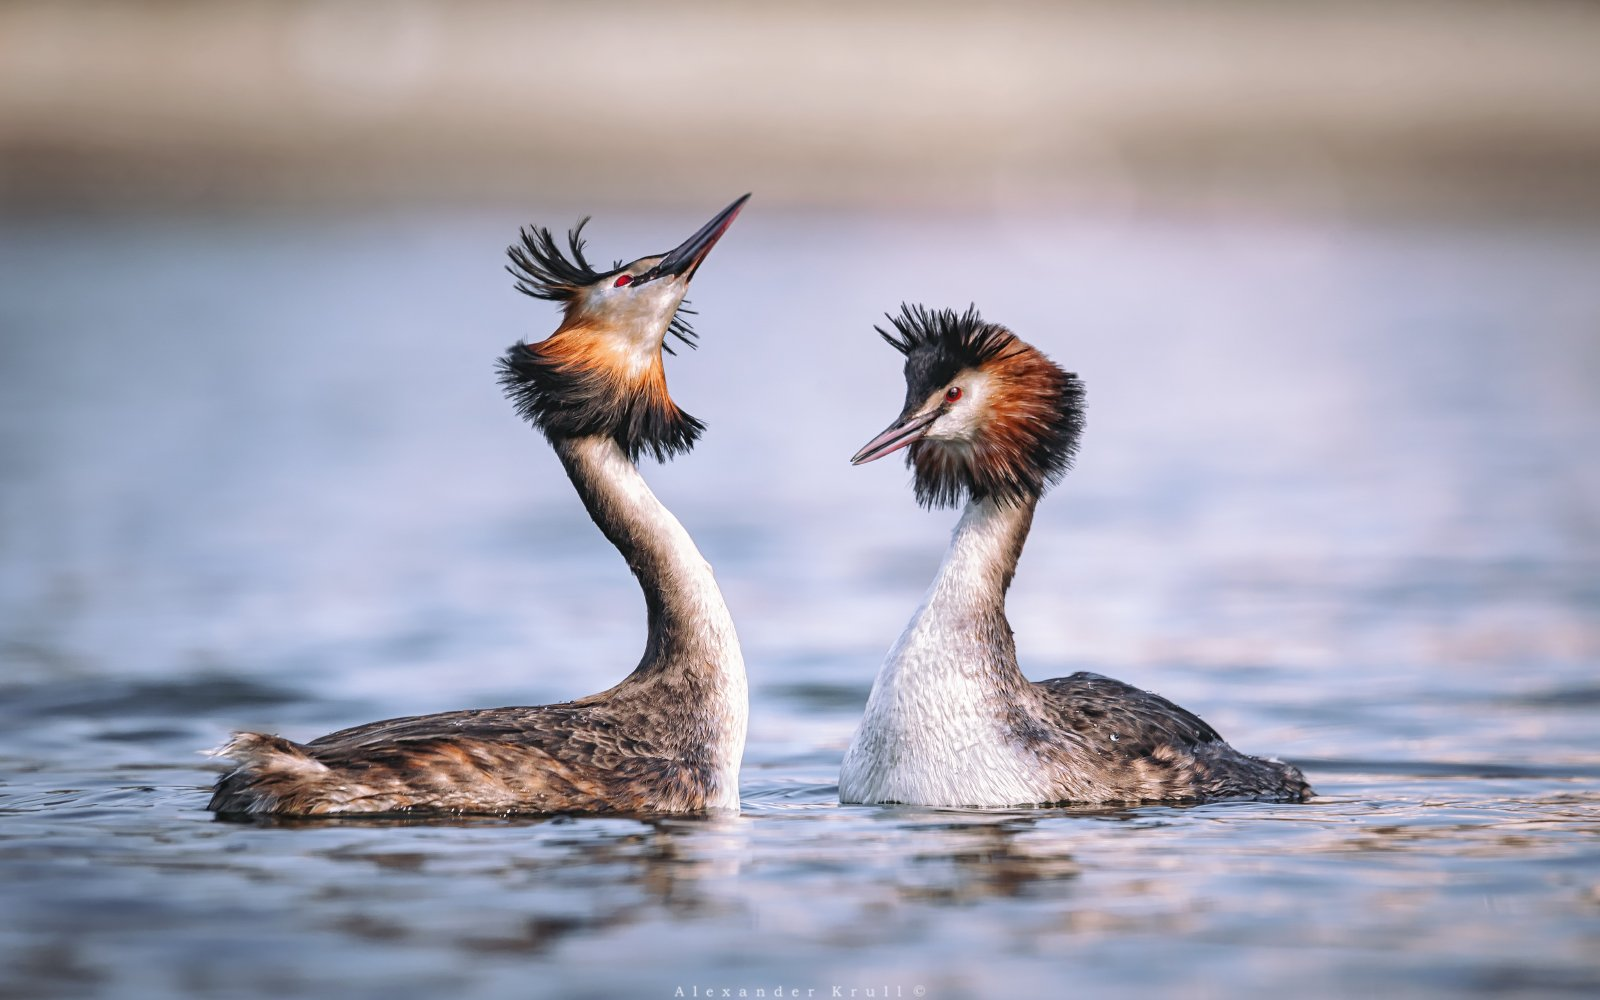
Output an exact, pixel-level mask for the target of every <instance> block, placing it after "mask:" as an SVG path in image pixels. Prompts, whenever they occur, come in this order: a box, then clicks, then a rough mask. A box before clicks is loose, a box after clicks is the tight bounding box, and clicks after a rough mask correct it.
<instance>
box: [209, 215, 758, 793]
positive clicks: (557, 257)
mask: <svg viewBox="0 0 1600 1000" xmlns="http://www.w3.org/2000/svg"><path fill="white" fill-rule="evenodd" d="M749 197H750V196H749V195H745V196H744V197H743V198H740V199H739V200H738V201H735V202H734V203H733V204H732V205H729V206H728V207H727V208H726V209H724V210H723V211H722V212H721V213H719V214H718V215H717V217H716V218H714V219H712V220H711V221H710V222H709V223H707V224H706V225H705V226H704V227H703V228H702V229H701V230H700V231H699V232H697V233H695V234H694V235H693V236H691V237H689V239H688V240H686V241H685V242H684V243H683V244H682V245H681V246H679V247H678V248H677V249H675V250H673V251H671V252H670V253H667V254H663V255H660V256H652V257H642V258H640V259H638V260H636V261H634V262H633V263H631V264H625V265H621V266H618V267H616V268H613V269H612V270H609V271H605V272H597V271H595V270H594V269H593V268H592V267H591V266H590V265H589V263H588V261H586V260H585V259H584V256H583V241H582V240H581V239H580V233H581V231H582V229H583V223H582V222H580V223H579V224H578V226H577V228H575V229H573V230H572V231H571V232H570V233H568V234H567V243H568V246H569V247H570V250H571V257H570V259H569V258H568V257H567V256H566V255H565V254H564V253H563V252H562V250H561V248H560V247H559V246H558V245H557V242H556V240H555V239H554V237H552V236H551V234H550V231H549V230H546V229H540V228H537V227H533V228H529V229H525V230H523V233H522V243H521V245H520V246H513V247H511V248H510V250H509V251H508V252H509V253H510V255H511V261H512V263H511V266H510V267H509V268H508V270H510V271H511V273H512V274H513V275H514V276H515V277H516V278H517V287H518V289H519V290H520V291H522V292H525V293H526V294H528V295H531V296H533V297H535V298H540V299H549V300H552V301H555V302H560V303H563V304H564V305H565V317H564V318H563V320H562V322H561V325H560V327H558V328H557V330H556V331H555V333H553V334H551V335H550V337H549V338H547V339H545V340H542V341H539V342H538V343H534V344H528V343H519V344H516V345H513V346H512V347H511V348H510V350H509V351H508V352H507V353H506V355H505V356H504V357H503V358H502V359H501V361H500V362H499V367H500V381H501V384H502V385H503V386H504V387H505V391H506V394H507V396H509V397H510V399H511V400H512V401H513V402H514V403H515V404H516V406H517V409H518V411H519V412H520V413H521V414H522V415H523V416H524V417H525V418H527V419H528V420H529V421H531V422H532V423H533V424H534V426H536V427H538V428H539V429H540V430H541V431H543V432H544V435H545V437H546V438H548V439H549V441H550V444H551V446H552V447H553V448H554V449H555V451H556V454H557V455H559V456H560V458H561V462H562V465H563V466H565V468H566V470H567V475H568V476H570V477H571V479H572V484H573V486H575V487H576V488H577V491H578V495H579V497H581V498H582V500H583V504H584V506H585V507H586V508H587V509H588V511H589V516H590V517H592V518H593V519H594V522H595V524H596V525H598V526H599V528H600V530H601V531H602V532H604V533H605V536H606V538H607V539H609V540H610V541H611V543H612V544H613V545H615V546H616V547H617V548H618V549H619V550H621V552H622V555H623V557H624V558H625V559H626V560H627V563H628V567H629V568H630V569H631V570H632V571H633V573H634V575H635V576H636V577H637V578H638V580H639V584H640V586H641V587H642V588H643V589H644V597H645V607H646V611H647V614H648V637H647V641H646V647H645V652H644V658H643V659H642V660H641V661H640V662H639V665H638V667H636V668H635V669H634V671H633V672H632V673H631V674H629V675H628V676H627V677H626V678H625V679H624V680H623V681H622V682H621V683H620V684H618V685H616V686H615V687H613V688H611V689H610V690H608V691H603V692H601V693H600V694H596V695H591V696H589V697H587V698H580V699H578V700H577V701H569V702H562V703H560V704H555V705H539V706H534V707H518V708H491V709H472V710H467V711H461V712H446V713H443V714H440V715H424V716H416V717H412V718H404V719H390V720H388V721H384V722H374V723H370V724H368V725H365V726H357V727H355V728H353V729H344V730H341V731H339V732H337V733H332V734H330V735H328V736H323V737H320V738H318V739H315V740H312V741H311V742H309V743H305V744H300V743H293V742H290V741H289V740H286V739H283V738H282V737H279V736H269V735H266V734H263V733H237V734H235V735H234V737H233V739H232V740H231V741H229V742H228V743H227V744H225V745H224V746H222V747H220V748H218V749H217V750H215V751H213V753H214V754H215V755H216V756H221V757H230V758H232V759H233V760H235V761H237V762H238V766H237V767H236V768H234V769H233V770H232V771H229V772H228V773H227V774H225V775H224V776H223V777H222V778H221V779H219V780H218V781H217V784H216V790H215V792H214V794H213V795H212V796H211V803H210V805H209V807H208V808H210V809H211V810H212V811H214V812H217V813H224V814H228V813H233V814H238V813H254V814H264V813H270V814H278V815H289V816H307V815H329V814H352V813H366V814H371V813H417V812H422V813H554V812H628V813H649V812H677V813H681V812H702V811H708V810H737V809H738V808H739V761H740V758H741V757H742V756H743V754H744V742H745V728H746V723H747V719H748V715H749V698H748V694H747V692H746V682H745V672H744V657H743V656H742V654H741V653H740V651H739V640H738V637H737V636H736V635H735V633H734V628H733V620H732V619H731V618H730V617H729V615H728V608H727V606H726V605H725V604H724V603H723V600H722V593H721V591H719V590H718V588H717V582H716V580H715V578H714V577H713V576H712V572H711V567H710V566H709V565H707V563H706V561H705V559H704V558H703V557H702V556H701V555H700V552H699V550H698V549H696V548H695V545H694V542H693V541H692V540H691V539H690V538H689V534H688V532H686V531H685V530H684V529H683V526H682V525H681V524H679V523H678V520H677V519H676V518H674V517H673V516H672V514H671V513H670V512H669V511H668V510H667V509H666V508H665V507H663V506H662V505H661V502H660V501H658V500H657V499H656V498H655V495H654V494H652V493H651V492H650V488H649V487H648V486H647V485H646V484H645V481H644V479H643V478H642V477H641V476H640V475H639V470H638V468H637V467H636V466H635V464H634V463H635V461H636V460H637V459H638V457H639V455H640V454H641V453H643V452H648V453H649V454H651V455H653V456H654V457H655V458H656V459H657V460H662V461H664V460H666V459H668V458H670V457H671V456H673V455H676V454H679V453H681V452H686V451H688V450H689V449H690V448H691V447H692V446H693V445H694V442H695V439H696V438H697V437H699V435H700V432H701V430H702V429H703V427H704V425H702V424H701V423H700V421H698V420H696V419H695V418H694V417H691V416H689V415H688V414H687V413H684V412H683V411H682V410H680V409H678V407H677V405H676V404H675V403H673V401H672V399H671V397H669V396H668V394H667V383H666V376H665V373H664V371H663V369H662V364H661V351H662V349H663V347H664V346H665V343H664V341H665V338H666V335H667V334H668V333H669V332H670V333H673V334H675V335H677V336H678V337H679V338H680V339H683V340H684V342H685V343H689V342H690V341H689V339H688V338H689V337H690V336H692V331H691V330H690V329H689V327H688V325H687V323H686V322H685V321H684V320H683V319H682V318H681V316H680V315H679V313H680V308H681V306H682V303H683V296H684V292H685V290H686V289H687V287H688V285H689V281H690V279H691V278H693V277H694V273H695V270H696V269H697V268H698V267H699V266H700V263H701V261H703V260H704V259H705V256H706V254H707V253H708V252H709V251H710V250H711V248H712V246H714V245H715V244H716V242H717V240H718V239H720V238H721V236H722V234H723V233H724V232H725V231H726V230H727V228H728V226H729V225H730V224H731V223H732V222H733V219H734V217H735V216H736V215H738V214H739V209H740V208H741V207H742V206H743V205H744V203H745V200H746V199H748V198H749ZM584 221H585V222H587V221H588V220H584ZM666 349H667V350H668V351H670V350H671V348H670V347H668V348H666Z"/></svg>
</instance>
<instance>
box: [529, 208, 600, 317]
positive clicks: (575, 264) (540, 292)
mask: <svg viewBox="0 0 1600 1000" xmlns="http://www.w3.org/2000/svg"><path fill="white" fill-rule="evenodd" d="M588 224H589V217H588V216H584V217H583V218H582V219H580V220H578V224H577V225H576V226H574V227H572V228H571V229H569V230H567V246H568V248H570V250H571V253H572V257H571V258H570V259H569V258H568V257H567V256H566V255H565V254H563V253H562V251H561V247H560V246H559V245H558V244H557V243H556V238H555V235H554V234H552V233H551V232H550V230H548V229H546V228H544V227H543V226H524V227H523V229H522V243H521V244H520V245H518V244H516V243H513V244H512V245H511V246H509V247H507V248H506V255H507V256H509V257H510V258H511V263H510V264H507V265H506V270H507V271H509V272H511V276H512V277H513V278H516V279H517V291H519V292H521V293H522V294H524V295H531V296H533V297H534V298H536V299H548V300H550V301H552V302H565V301H567V300H568V299H571V298H572V297H573V296H574V295H576V294H577V292H578V289H579V288H581V287H583V286H584V285H592V284H594V283H595V282H597V281H599V280H600V279H601V278H602V277H604V275H602V274H601V273H600V272H599V271H596V270H595V269H594V268H593V267H591V266H590V265H589V262H588V261H587V260H585V259H584V256H583V247H584V240H583V227H584V226H586V225H588Z"/></svg>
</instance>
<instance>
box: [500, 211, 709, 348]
mask: <svg viewBox="0 0 1600 1000" xmlns="http://www.w3.org/2000/svg"><path fill="white" fill-rule="evenodd" d="M588 224H589V216H587V215H586V216H584V217H583V218H581V219H579V220H578V224H577V225H576V226H573V227H572V228H571V229H569V230H567V250H566V251H563V250H562V249H561V245H560V244H559V243H558V242H557V240H556V237H555V234H554V233H552V232H551V231H550V230H549V229H546V228H545V227H543V226H524V227H522V230H521V237H522V239H521V242H520V243H513V244H511V245H510V246H508V247H506V256H508V257H510V258H511V263H509V264H507V265H506V270H507V271H508V272H510V274H511V276H512V277H513V278H516V279H517V284H516V289H517V291H519V292H521V293H522V294H524V295H531V296H533V297H534V298H536V299H545V300H547V301H550V302H570V301H572V300H573V299H574V298H576V297H577V294H578V289H580V288H583V287H585V286H587V285H593V284H597V283H599V282H601V281H604V280H606V279H607V278H610V277H611V276H612V275H614V274H619V273H621V271H622V270H623V269H624V268H625V267H627V265H626V264H624V263H623V262H622V261H617V262H616V264H614V265H613V266H612V268H611V270H609V271H596V270H595V269H594V267H593V265H591V264H590V263H589V261H588V259H587V258H585V257H584V255H583V248H584V247H585V246H587V245H588V244H587V242H586V241H585V240H584V238H583V227H584V226H587V225H588ZM567 254H571V256H570V257H569V256H567ZM685 315H688V316H693V315H696V313H695V311H694V310H693V309H690V308H689V302H688V300H687V299H685V300H684V301H682V302H680V303H678V311H677V312H675V313H673V315H672V319H671V320H670V321H669V322H668V323H667V332H668V333H670V334H672V335H673V336H674V337H677V338H678V340H679V341H681V342H682V343H683V344H684V345H685V346H686V347H689V348H690V349H694V348H697V347H699V346H700V345H699V344H697V343H695V341H696V340H698V339H699V334H697V333H695V332H694V327H693V326H692V325H690V323H689V321H688V320H687V319H685V318H684V317H685ZM661 346H662V349H663V350H665V351H666V352H667V353H668V354H671V355H674V356H676V355H677V353H678V352H677V351H674V350H673V349H672V347H671V345H669V344H665V343H663V344H662V345H661Z"/></svg>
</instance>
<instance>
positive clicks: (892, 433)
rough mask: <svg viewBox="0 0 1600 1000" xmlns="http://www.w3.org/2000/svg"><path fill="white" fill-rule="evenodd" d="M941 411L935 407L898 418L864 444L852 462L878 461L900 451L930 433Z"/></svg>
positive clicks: (862, 463) (856, 463) (860, 463)
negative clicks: (924, 411) (917, 414)
mask: <svg viewBox="0 0 1600 1000" xmlns="http://www.w3.org/2000/svg"><path fill="white" fill-rule="evenodd" d="M941 412H943V411H941V410H937V409H935V410H931V411H929V412H927V413H924V414H922V415H921V416H916V417H910V418H907V419H903V420H896V421H895V422H894V423H892V424H890V425H889V429H888V430H886V431H884V432H883V433H882V434H879V435H878V436H877V437H875V438H873V439H872V440H871V441H868V442H867V443H866V444H865V445H862V447H861V450H860V451H858V452H856V453H855V455H854V457H852V458H851V459H850V464H851V465H866V464H867V463H868V462H876V461H877V460H878V459H880V458H882V457H883V456H885V455H891V454H893V453H894V452H897V451H899V450H900V449H901V448H904V447H905V446H906V445H908V444H910V443H911V442H913V441H915V440H916V439H917V438H919V437H921V436H922V435H924V434H926V433H928V428H929V427H930V426H932V425H933V422H934V421H935V420H937V419H939V414H940V413H941Z"/></svg>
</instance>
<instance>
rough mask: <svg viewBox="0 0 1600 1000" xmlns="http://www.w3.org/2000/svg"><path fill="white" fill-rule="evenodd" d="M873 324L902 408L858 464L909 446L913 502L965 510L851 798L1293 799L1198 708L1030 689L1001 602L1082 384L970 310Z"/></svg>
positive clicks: (1072, 427) (1071, 443) (1270, 765)
mask: <svg viewBox="0 0 1600 1000" xmlns="http://www.w3.org/2000/svg"><path fill="white" fill-rule="evenodd" d="M890 319H891V322H892V323H893V324H894V328H895V332H894V333H892V334H891V333H887V332H885V331H883V330H879V331H878V332H879V333H880V334H882V335H883V337H884V339H885V340H887V341H888V342H889V343H890V344H891V345H892V346H893V347H894V348H895V349H896V350H898V351H899V352H900V353H902V354H904V355H905V357H906V365H905V378H906V401H905V406H904V408H903V409H902V411H901V413H900V416H899V417H897V418H896V420H895V422H894V423H892V424H890V425H889V427H888V428H887V429H886V430H884V431H883V433H881V434H879V435H878V436H877V437H875V438H874V439H873V440H872V441H869V442H868V443H867V444H866V445H865V446H864V447H863V448H862V449H861V450H860V451H859V452H857V453H856V455H855V457H854V458H853V459H852V461H853V462H854V463H855V464H858V465H859V464H862V463H864V462H870V461H874V460H876V459H878V458H882V457H883V456H885V455H888V454H891V453H893V452H894V451H896V450H898V449H900V448H906V447H909V449H910V450H909V452H908V461H909V462H910V464H911V467H912V469H913V470H914V471H915V476H916V478H915V485H916V492H917V499H918V500H919V501H921V502H922V503H924V504H928V505H935V506H944V505H949V504H954V503H957V502H960V501H962V500H965V501H966V508H965V510H964V511H963V513H962V516H961V521H960V523H959V524H958V525H957V527H956V531H955V535H954V536H953V538H952V539H951V543H950V549H949V552H948V553H947V555H946V557H945V561H944V564H943V565H941V567H940V569H939V575H938V577H937V578H936V579H935V581H934V584H933V586H932V588H930V590H929V591H928V594H927V596H926V597H925V598H924V600H923V604H922V606H921V607H919V608H918V610H917V612H916V614H915V615H914V616H913V618H912V621H911V623H910V625H909V626H908V627H907V629H906V631H905V633H904V634H903V635H902V636H901V637H900V640H899V641H898V642H897V643H896V644H895V646H894V648H893V649H892V650H891V651H890V653H889V656H888V658H887V659H886V660H885V662H884V664H883V667H882V668H881V669H880V670H879V673H878V679H877V681H876V682H875V683H874V684H873V689H872V694H871V696H870V697H869V699H868V702H867V711H866V716H865V718H864V719H863V720H862V723H861V726H860V728H859V729H857V731H856V735H855V738H854V739H853V740H852V742H851V745H850V748H849V750H848V752H847V753H846V754H845V759H844V763H843V766H842V767H841V770H840V782H839V789H840V797H841V799H843V800H844V801H847V802H904V803H912V804H917V805H930V806H940V805H942V806H1008V805H1042V804H1053V803H1109V802H1152V801H1164V802H1170V801H1188V802H1193V801H1203V800H1210V799H1223V798H1241V797H1243V798H1261V799H1281V800H1295V801H1297V800H1300V799H1304V798H1305V797H1307V796H1309V795H1310V794H1311V788H1310V786H1309V785H1307V784H1306V781H1305V778H1304V777H1303V776H1302V775H1301V773H1300V771H1299V770H1298V769H1297V768H1295V767H1293V766H1291V765H1288V764H1284V763H1281V762H1278V761H1272V760H1265V759H1262V758H1258V757H1252V756H1250V755H1248V754H1244V753H1240V752H1239V751H1237V750H1235V749H1234V748H1233V747H1231V746H1229V745H1228V744H1227V743H1225V742H1224V741H1223V740H1222V737H1221V736H1220V735H1218V733H1217V732H1216V730H1214V729H1212V728H1211V727H1210V726H1209V725H1207V724H1206V723H1205V722H1204V721H1202V720H1201V719H1200V718H1199V717H1198V716H1196V715H1194V714H1193V713H1191V712H1188V711H1185V710H1184V709H1183V708H1180V707H1179V706H1177V705H1175V704H1173V703H1172V702H1170V701H1168V700H1167V699H1165V698H1162V697H1160V696H1159V695H1155V694H1151V693H1150V692H1148V691H1142V690H1140V689H1138V688H1135V687H1133V686H1131V685H1128V684H1124V683H1122V682H1121V681H1116V680H1112V679H1110V678H1107V677H1102V676H1100V675H1098V674H1091V673H1077V674H1073V675H1071V676H1069V677H1058V678H1054V679H1052V680H1046V681H1039V682H1030V681H1029V680H1028V679H1027V678H1026V677H1024V676H1023V674H1022V671H1021V670H1020V668H1019V667H1018V665H1017V656H1016V645H1015V642H1014V640H1013V638H1012V633H1011V626H1010V623H1009V622H1008V621H1007V619H1006V614H1005V595H1006V592H1007V590H1008V588H1009V587H1010V585H1011V581H1012V577H1013V575H1014V574H1015V572H1016V567H1017V562H1018V560H1019V559H1020V558H1021V555H1022V548H1023V544H1024V543H1025V542H1026V540H1027V537H1028V532H1029V529H1030V527H1031V526H1032V523H1033V513H1034V508H1035V506H1036V505H1037V504H1038V502H1039V499H1040V498H1041V497H1042V496H1043V494H1044V492H1045V491H1046V490H1047V489H1048V488H1049V487H1050V486H1051V485H1052V484H1054V483H1055V482H1056V481H1057V480H1059V479H1060V478H1061V477H1062V476H1063V475H1064V474H1065V473H1066V471H1067V469H1068V467H1069V465H1070V464H1071V461H1072V458H1073V456H1074V454H1075V452H1076V449H1077V443H1078V437H1079V435H1080V433H1081V432H1082V429H1083V410H1084V394H1083V386H1082V384H1081V383H1080V382H1079V381H1078V379H1077V377H1076V376H1075V375H1071V374H1068V373H1066V372H1064V371H1062V370H1061V369H1060V368H1059V367H1058V366H1056V365H1055V364H1054V363H1053V362H1051V361H1050V360H1049V359H1048V358H1046V357H1045V356H1044V355H1043V354H1042V353H1040V352H1039V351H1038V350H1036V349H1035V348H1033V347H1032V346H1030V345H1028V344H1026V343H1024V342H1023V341H1021V340H1020V339H1018V338H1017V337H1016V336H1015V335H1014V334H1012V333H1011V332H1010V331H1009V330H1007V329H1005V328H1004V327H1001V326H999V325H997V324H993V323H988V322H985V321H984V320H983V318H982V317H981V316H979V315H978V312H977V310H976V309H969V310H968V311H967V312H966V313H965V314H957V313H955V312H953V311H950V310H944V311H939V312H935V311H931V310H928V309H925V308H923V307H921V306H905V307H902V309H901V313H900V315H899V316H892V317H890Z"/></svg>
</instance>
